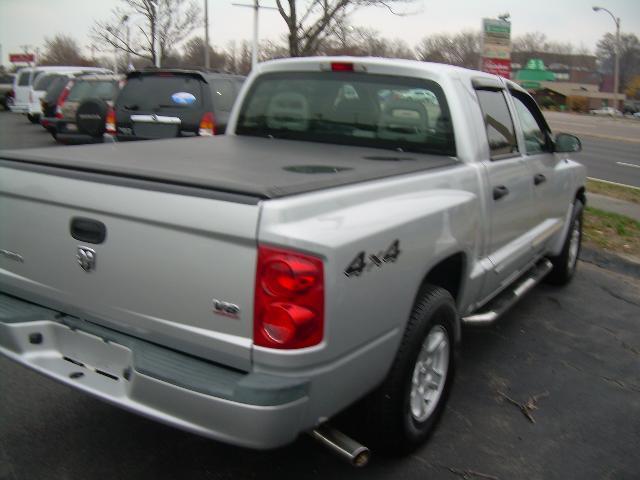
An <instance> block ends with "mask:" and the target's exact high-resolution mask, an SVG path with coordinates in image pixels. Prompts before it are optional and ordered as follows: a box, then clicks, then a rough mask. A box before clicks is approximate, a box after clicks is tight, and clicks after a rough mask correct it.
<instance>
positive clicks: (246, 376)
mask: <svg viewBox="0 0 640 480" xmlns="http://www.w3.org/2000/svg"><path fill="white" fill-rule="evenodd" d="M0 307H1V308H0V354H3V355H4V356H6V357H8V358H10V359H12V360H14V361H16V362H18V363H20V364H22V365H24V366H26V367H28V368H31V369H32V370H35V371H37V372H40V373H42V374H44V375H46V376H48V377H51V378H53V379H55V380H58V381H60V382H62V383H64V384H67V385H70V386H72V387H75V388H76V389H78V390H81V391H84V392H86V393H89V394H91V395H94V396H96V397H98V398H100V399H102V400H105V401H107V402H109V403H112V404H114V405H117V406H120V407H122V408H125V409H127V410H130V411H132V412H135V413H138V414H140V415H143V416H146V417H149V418H151V419H154V420H157V421H160V422H163V423H166V424H169V425H172V426H175V427H178V428H181V429H184V430H188V431H191V432H194V433H197V434H200V435H204V436H207V437H211V438H214V439H216V440H220V441H223V442H227V443H231V444H235V445H241V446H245V447H250V448H258V449H264V448H275V447H278V446H281V445H285V444H287V443H290V442H291V441H293V440H294V439H295V438H296V436H297V435H298V434H299V432H300V428H301V422H302V419H303V416H304V412H305V409H306V407H307V402H308V389H309V385H308V383H307V382H306V381H305V380H300V379H292V378H284V377H278V376H273V375H267V374H259V373H244V372H240V371H237V370H232V369H229V368H225V367H222V366H220V365H216V364H213V363H209V362H205V361H203V360H200V359H196V358H194V357H191V356H188V355H184V354H181V353H178V352H176V351H173V350H170V349H166V348H164V347H160V346H158V345H155V344H151V343H149V342H146V341H143V340H140V339H137V338H135V337H130V336H126V335H124V334H121V333H119V332H115V331H113V330H109V329H106V328H103V327H100V326H98V325H95V324H92V323H89V322H86V321H82V320H79V319H77V318H74V317H68V316H64V315H61V314H59V313H57V312H54V311H52V310H48V309H45V308H43V307H39V306H36V305H34V304H31V303H27V302H24V301H22V300H18V299H16V298H14V297H10V296H7V295H3V294H0Z"/></svg>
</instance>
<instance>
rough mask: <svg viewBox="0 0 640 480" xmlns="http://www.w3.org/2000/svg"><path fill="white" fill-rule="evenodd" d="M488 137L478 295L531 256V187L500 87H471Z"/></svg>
mask: <svg viewBox="0 0 640 480" xmlns="http://www.w3.org/2000/svg"><path fill="white" fill-rule="evenodd" d="M476 94H477V96H478V101H479V103H480V108H481V110H482V115H483V119H484V123H485V129H486V133H487V141H488V146H489V158H488V159H487V160H485V161H484V162H483V163H484V167H485V171H486V178H487V182H485V185H486V187H485V188H486V189H487V191H486V192H485V195H486V198H487V199H488V202H489V212H488V213H489V224H490V228H489V230H490V234H489V235H490V239H489V244H488V257H489V260H490V262H491V272H489V274H488V275H487V280H486V281H485V286H484V289H483V297H485V298H488V297H489V296H491V295H492V294H493V293H495V292H497V291H499V290H500V289H502V288H503V287H504V286H506V285H508V284H509V283H510V282H511V281H512V280H513V279H514V278H513V277H514V276H515V275H517V273H518V272H519V271H520V269H522V268H523V267H524V266H525V265H526V264H527V263H528V262H529V261H530V260H531V256H532V252H531V244H530V241H529V240H528V237H529V232H530V230H531V229H532V228H533V226H534V223H535V215H534V212H533V204H532V197H533V187H532V182H531V180H530V174H529V171H528V169H527V166H526V164H525V161H524V158H523V157H522V155H521V153H520V151H519V148H518V142H517V137H516V133H515V127H514V122H513V119H512V117H511V114H510V112H509V108H508V105H507V99H506V92H505V90H504V88H501V87H499V86H493V85H492V86H482V87H477V88H476Z"/></svg>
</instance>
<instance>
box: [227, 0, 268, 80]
mask: <svg viewBox="0 0 640 480" xmlns="http://www.w3.org/2000/svg"><path fill="white" fill-rule="evenodd" d="M232 5H234V6H236V7H249V8H253V48H252V50H251V69H254V68H255V66H256V64H257V63H258V12H259V11H260V9H261V8H263V9H265V10H278V9H277V8H275V7H263V6H262V5H260V0H253V5H246V4H244V3H233V4H232Z"/></svg>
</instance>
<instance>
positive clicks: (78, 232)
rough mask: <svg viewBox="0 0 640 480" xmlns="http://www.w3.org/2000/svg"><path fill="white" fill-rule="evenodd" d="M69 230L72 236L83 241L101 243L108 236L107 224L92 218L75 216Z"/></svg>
mask: <svg viewBox="0 0 640 480" xmlns="http://www.w3.org/2000/svg"><path fill="white" fill-rule="evenodd" d="M69 230H70V231H71V236H72V237H73V238H75V239H76V240H80V241H81V242H87V243H94V244H100V243H102V242H104V239H105V238H106V237H107V227H106V226H105V224H104V223H102V222H99V221H98V220H93V219H92V218H83V217H73V218H72V219H71V225H70V226H69Z"/></svg>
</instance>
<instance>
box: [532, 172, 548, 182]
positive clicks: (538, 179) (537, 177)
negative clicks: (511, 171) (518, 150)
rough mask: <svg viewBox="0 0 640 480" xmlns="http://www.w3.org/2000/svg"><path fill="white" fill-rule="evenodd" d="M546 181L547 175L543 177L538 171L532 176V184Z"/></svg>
mask: <svg viewBox="0 0 640 480" xmlns="http://www.w3.org/2000/svg"><path fill="white" fill-rule="evenodd" d="M546 181H547V177H545V176H544V175H543V174H541V173H539V174H537V175H536V176H535V177H533V184H534V185H540V184H541V183H544V182H546Z"/></svg>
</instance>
